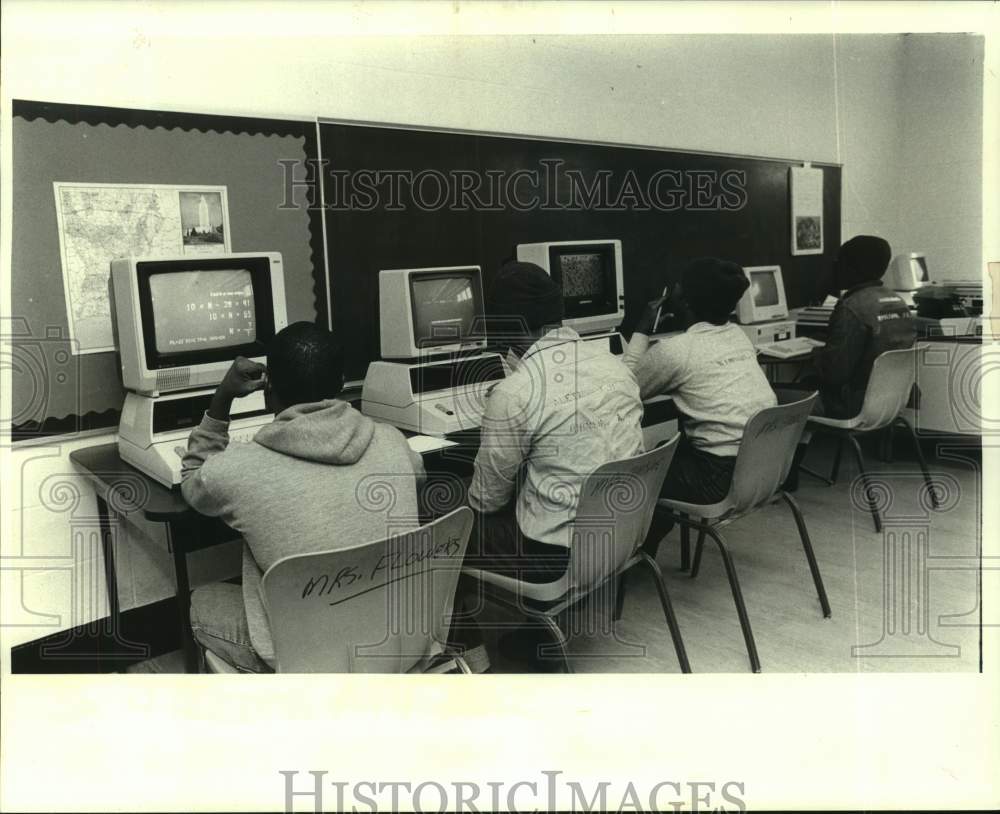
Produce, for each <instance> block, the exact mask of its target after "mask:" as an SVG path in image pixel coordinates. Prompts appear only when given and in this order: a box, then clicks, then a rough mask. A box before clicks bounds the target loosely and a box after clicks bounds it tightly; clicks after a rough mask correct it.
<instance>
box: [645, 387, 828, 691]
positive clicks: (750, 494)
mask: <svg viewBox="0 0 1000 814" xmlns="http://www.w3.org/2000/svg"><path fill="white" fill-rule="evenodd" d="M815 401H816V394H815V393H813V394H812V395H811V396H809V397H808V398H805V399H802V400H801V401H796V402H792V403H790V404H782V405H779V406H777V407H768V408H766V409H763V410H761V411H760V412H758V413H756V414H755V415H754V416H753V417H752V418H751V419H750V421H748V422H747V425H746V428H745V429H744V431H743V440H742V441H741V442H740V448H739V452H738V453H737V455H736V465H735V468H734V470H733V481H732V485H731V486H730V487H729V494H728V495H726V497H725V498H724V499H723V500H721V501H719V502H718V503H712V504H707V505H702V504H697V503H685V502H683V501H680V500H670V499H667V498H663V499H661V500H660V506H661V507H662V508H664V509H667V510H668V511H669V512H670V514H671V516H672V517H673V519H674V520H675V521H676V522H677V523H678V524H679V525H680V526H681V529H682V530H684V529H687V528H693V529H697V530H698V542H697V545H696V548H695V553H694V562H693V563H692V565H691V578H692V579H694V578H695V577H697V576H698V570H699V568H700V566H701V554H702V549H703V547H704V543H705V535H708V536H709V537H711V538H712V539H713V540H714V541H715V543H716V545H717V546H718V547H719V552H720V553H721V555H722V562H723V564H724V565H725V567H726V576H727V577H728V578H729V587H730V589H731V590H732V593H733V601H734V602H735V603H736V613H737V614H738V616H739V619H740V627H741V628H742V630H743V639H744V641H745V642H746V647H747V653H748V655H749V657H750V665H751V667H752V668H753V671H754V672H755V673H759V672H760V658H759V656H758V655H757V644H756V642H755V641H754V638H753V631H752V630H751V628H750V617H749V616H748V615H747V609H746V604H745V603H744V601H743V593H742V591H741V590H740V583H739V579H738V578H737V576H736V567H735V565H734V564H733V559H732V556H731V555H730V553H729V549H728V548H727V546H726V542H725V540H724V539H723V537H722V534H721V533H720V532H719V529H720V528H722V527H723V526H726V525H728V524H730V523H732V522H734V521H736V520H739V519H740V518H741V517H745V516H746V515H748V514H750V513H751V512H753V511H755V510H756V509H759V508H761V507H762V506H766V505H769V504H771V503H774V502H776V501H778V500H783V501H784V502H785V503H786V504H787V505H788V508H789V509H791V511H792V515H793V516H794V518H795V525H796V527H797V528H798V532H799V539H800V540H801V541H802V548H803V549H804V550H805V553H806V559H807V560H808V561H809V570H810V571H811V572H812V578H813V583H814V584H815V586H816V593H817V594H818V596H819V602H820V606H821V607H822V609H823V616H824V617H827V618H829V616H830V602H829V601H828V600H827V597H826V589H825V588H824V587H823V578H822V577H821V576H820V573H819V566H818V565H817V564H816V555H815V554H814V553H813V548H812V543H811V541H810V540H809V531H808V530H807V529H806V524H805V520H804V519H803V518H802V512H801V511H800V510H799V507H798V504H797V503H796V502H795V499H794V498H793V497H792V496H791V495H789V494H787V493H786V492H784V491H782V489H781V484H782V483H783V482H784V480H785V478H786V477H787V475H788V472H789V470H790V469H791V467H792V458H793V457H794V455H795V447H796V445H797V444H798V442H799V438H800V437H801V436H802V430H803V429H804V427H805V424H806V418H807V417H808V415H809V411H810V410H811V409H812V406H813V403H814V402H815ZM692 518H700V519H698V520H694V519H692Z"/></svg>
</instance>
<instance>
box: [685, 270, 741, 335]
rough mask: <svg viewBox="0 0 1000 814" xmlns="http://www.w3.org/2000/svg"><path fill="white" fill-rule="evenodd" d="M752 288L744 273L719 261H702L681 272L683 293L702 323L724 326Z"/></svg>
mask: <svg viewBox="0 0 1000 814" xmlns="http://www.w3.org/2000/svg"><path fill="white" fill-rule="evenodd" d="M749 286H750V281H749V280H748V279H747V276H746V274H744V273H743V269H742V268H740V266H738V265H737V264H736V263H732V262H730V261H728V260H719V259H718V258H717V257H698V258H696V259H694V260H692V261H691V262H690V263H688V264H687V265H686V266H685V267H684V268H683V270H682V271H681V289H682V293H683V295H684V299H685V300H687V303H688V306H689V307H690V308H691V311H692V313H693V314H694V315H695V317H697V318H698V319H699V320H704V321H706V322H711V323H714V324H716V325H721V324H722V323H724V322H725V321H726V320H727V319H728V318H729V315H730V314H731V313H732V311H733V309H734V308H735V307H736V303H738V302H739V301H740V297H742V296H743V292H744V291H746V290H747V288H749Z"/></svg>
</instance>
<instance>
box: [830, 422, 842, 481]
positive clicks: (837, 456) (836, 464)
mask: <svg viewBox="0 0 1000 814" xmlns="http://www.w3.org/2000/svg"><path fill="white" fill-rule="evenodd" d="M843 454H844V436H843V435H840V434H839V433H838V434H837V449H836V451H835V452H834V453H833V468H832V469H831V470H830V486H833V484H835V483H836V482H837V475H839V474H840V460H841V458H842V457H843Z"/></svg>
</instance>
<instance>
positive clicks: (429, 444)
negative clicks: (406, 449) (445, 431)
mask: <svg viewBox="0 0 1000 814" xmlns="http://www.w3.org/2000/svg"><path fill="white" fill-rule="evenodd" d="M406 443H408V444H409V445H410V449H412V450H413V451H414V452H417V453H423V452H434V451H435V450H438V449H444V448H445V447H454V446H458V442H457V441H449V440H448V439H447V438H436V437H435V436H433V435H411V436H410V437H409V438H407V439H406Z"/></svg>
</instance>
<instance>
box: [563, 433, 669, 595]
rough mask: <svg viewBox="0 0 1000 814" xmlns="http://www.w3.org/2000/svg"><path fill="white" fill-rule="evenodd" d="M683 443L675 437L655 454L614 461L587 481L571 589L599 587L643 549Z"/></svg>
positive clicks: (574, 535)
mask: <svg viewBox="0 0 1000 814" xmlns="http://www.w3.org/2000/svg"><path fill="white" fill-rule="evenodd" d="M679 439H680V436H679V435H675V436H674V437H673V438H671V439H670V440H669V441H668V442H666V443H665V444H662V445H661V446H658V447H657V448H656V449H654V450H651V451H650V452H646V453H643V454H642V455H637V456H635V457H634V458H626V459H624V460H621V461H610V462H609V463H606V464H604V465H602V466H599V467H598V468H597V469H595V470H594V471H593V472H592V473H591V474H590V475H589V476H588V477H587V478H586V480H584V482H583V485H582V486H581V487H580V502H579V504H578V505H577V512H576V519H575V520H574V521H573V527H572V529H571V531H570V555H569V567H568V569H567V573H568V576H569V580H570V585H569V587H570V588H571V589H573V588H589V587H592V586H596V585H598V584H600V583H601V582H603V581H604V580H606V579H607V578H608V577H610V576H611V575H612V574H614V573H615V571H617V570H618V569H619V568H620V567H621V566H622V565H624V564H625V562H626V561H627V560H628V558H629V557H631V556H632V554H634V553H635V551H636V549H637V548H638V547H639V546H640V545H642V543H643V540H645V538H646V534H647V532H648V531H649V527H650V524H651V523H652V521H653V510H654V509H655V508H656V501H657V499H658V498H659V496H660V488H661V487H662V486H663V479H664V478H665V477H666V476H667V470H668V469H669V468H670V462H671V461H672V460H673V458H674V453H675V452H676V451H677V442H678V440H679Z"/></svg>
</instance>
